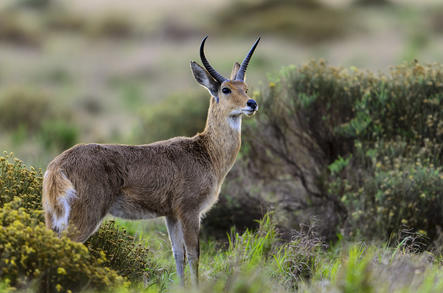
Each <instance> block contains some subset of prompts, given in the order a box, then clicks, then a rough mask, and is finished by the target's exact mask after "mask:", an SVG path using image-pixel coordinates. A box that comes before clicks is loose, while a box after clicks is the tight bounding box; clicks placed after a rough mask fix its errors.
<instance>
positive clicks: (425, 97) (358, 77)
mask: <svg viewBox="0 0 443 293" xmlns="http://www.w3.org/2000/svg"><path fill="white" fill-rule="evenodd" d="M442 69H443V68H442V65H440V64H432V65H422V64H420V63H418V62H416V61H415V62H412V63H408V64H404V65H400V66H397V67H394V68H392V70H391V71H390V73H389V74H378V75H374V74H372V73H370V72H361V71H359V70H358V69H356V68H350V69H344V68H339V67H331V66H327V65H326V63H325V62H323V61H318V62H317V61H312V62H310V63H308V64H306V65H303V66H300V67H287V68H284V69H283V70H282V71H281V72H280V73H279V74H278V75H276V76H274V77H272V78H271V80H272V81H271V82H270V83H269V87H268V88H266V89H263V90H262V91H261V92H260V94H259V95H258V97H257V99H258V101H259V104H261V105H262V107H261V111H260V113H259V115H257V116H256V122H255V123H253V124H245V131H244V135H245V136H246V137H245V139H244V140H245V141H247V146H248V152H245V153H243V157H242V159H244V160H246V162H247V164H248V166H249V168H251V169H252V170H253V171H254V174H257V176H258V177H259V178H260V179H261V180H265V182H266V183H265V184H263V185H264V186H266V185H267V186H271V184H273V183H274V182H277V181H278V182H280V183H281V184H279V185H275V187H274V188H275V189H274V190H272V192H273V193H274V194H277V196H278V195H279V194H287V193H288V190H293V193H292V194H291V196H292V197H290V198H291V201H292V204H293V205H294V206H296V207H295V210H294V211H293V212H294V213H298V214H301V215H302V214H303V213H308V212H307V211H308V209H309V207H318V206H324V207H331V205H332V207H333V212H332V214H328V213H319V214H318V218H319V219H320V220H322V219H323V222H322V224H321V226H325V227H328V228H327V229H325V232H326V233H330V232H331V231H332V232H333V231H335V229H336V228H337V224H338V222H337V221H336V220H333V219H334V218H333V215H335V216H337V215H341V217H340V221H341V222H342V224H343V223H344V224H345V226H346V227H347V228H348V229H347V232H348V233H349V234H350V235H353V236H355V235H364V236H366V237H374V238H382V239H384V240H387V239H389V238H390V237H391V236H392V235H391V234H393V233H394V234H395V233H397V232H398V231H400V230H401V229H403V228H404V227H409V228H413V229H414V230H415V231H420V232H421V233H423V234H426V235H427V236H428V237H429V238H430V240H432V239H433V238H435V237H436V235H437V232H436V229H437V225H439V223H441V222H442V221H443V219H442V218H441V215H442V214H443V212H442V211H443V200H442V193H441V187H442V185H443V183H442V182H443V178H442V176H441V168H440V167H439V166H441V165H442V154H443V152H442V146H443V145H442V143H443V122H442V121H443V112H442V111H441V104H442V97H443V70H442ZM297 181H299V182H300V183H298V184H297ZM295 186H296V187H295ZM297 188H302V189H303V190H304V191H305V192H306V194H307V196H306V197H303V196H301V195H300V192H299V191H298V190H299V189H297ZM266 193H269V190H266ZM266 193H265V192H263V195H262V196H263V197H264V196H266ZM282 198H284V199H285V200H287V198H288V197H287V196H286V197H284V196H282ZM282 200H283V199H282ZM297 207H304V209H297ZM284 208H285V209H287V205H286V206H285V207H284ZM327 209H330V208H327ZM277 212H279V211H277ZM280 213H281V212H280ZM307 215H309V214H307ZM306 217H307V216H305V218H306ZM286 218H287V216H286ZM300 218H303V216H300ZM296 221H297V220H296ZM323 223H324V224H323ZM329 225H330V226H329ZM322 233H324V232H322ZM333 234H335V233H333ZM325 236H326V235H325Z"/></svg>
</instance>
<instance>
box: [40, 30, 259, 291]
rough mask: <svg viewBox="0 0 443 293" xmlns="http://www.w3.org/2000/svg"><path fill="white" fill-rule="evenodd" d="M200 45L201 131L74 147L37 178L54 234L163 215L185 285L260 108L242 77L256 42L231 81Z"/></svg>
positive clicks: (80, 234) (195, 67)
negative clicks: (248, 124) (244, 129)
mask: <svg viewBox="0 0 443 293" xmlns="http://www.w3.org/2000/svg"><path fill="white" fill-rule="evenodd" d="M206 39H207V36H206V37H205V38H204V39H203V40H202V42H201V45H200V58H201V61H202V63H203V66H204V68H203V67H202V66H200V65H199V64H197V63H196V62H194V61H191V69H192V73H193V75H194V78H195V79H196V81H197V82H198V83H199V84H200V85H201V86H203V87H204V88H206V89H207V90H208V91H209V93H210V94H211V99H210V105H209V109H208V114H207V120H206V126H205V129H204V130H203V132H201V133H197V134H196V135H195V136H193V137H174V138H171V139H168V140H164V141H158V142H154V143H151V144H146V145H135V146H132V145H117V144H79V145H76V146H73V147H72V148H70V149H68V150H66V151H64V152H63V153H61V154H60V155H58V156H57V157H56V158H55V159H54V160H53V161H51V162H50V163H49V165H48V167H47V170H46V172H45V175H44V179H43V196H42V204H43V208H44V211H45V222H46V226H47V227H48V228H49V229H52V230H53V231H55V232H57V233H58V234H59V235H61V233H62V232H63V233H65V234H66V235H68V237H69V238H71V239H72V240H73V241H78V242H84V241H86V240H87V239H88V238H89V237H90V236H91V235H92V234H93V233H94V232H95V231H96V230H97V229H98V228H99V226H100V224H101V221H102V220H103V218H104V217H105V216H106V215H107V214H111V215H112V216H115V217H119V218H123V219H130V220H138V219H150V218H155V217H160V216H164V217H165V219H166V226H167V229H168V234H169V238H170V241H171V246H172V252H173V255H174V258H175V263H176V270H177V275H178V277H179V279H180V283H181V285H184V265H185V255H186V259H187V260H188V262H189V267H190V273H191V280H192V282H193V283H194V284H197V283H198V261H199V254H200V248H199V230H200V219H201V217H202V215H204V214H205V213H206V212H207V211H208V210H209V209H210V208H211V207H212V206H213V205H214V204H215V202H216V201H217V200H218V195H219V193H220V188H221V185H222V183H223V181H224V179H225V176H226V174H227V173H228V172H229V170H230V169H231V168H232V166H233V164H234V161H235V159H236V157H237V154H238V152H239V150H240V145H241V121H242V116H243V115H246V116H252V115H254V114H255V113H256V111H257V110H258V106H257V103H256V101H255V100H253V99H251V98H250V97H249V96H248V95H247V91H248V86H247V85H246V83H245V72H246V68H247V66H248V64H249V61H250V59H251V57H252V54H253V53H254V50H255V48H256V47H257V44H258V42H259V41H260V38H258V39H257V40H256V41H255V43H254V44H253V46H252V48H251V49H250V51H249V53H248V54H247V55H246V57H245V59H244V60H243V62H242V63H241V64H239V63H237V62H236V63H235V64H234V67H233V69H232V72H231V76H230V79H227V78H225V77H223V76H222V75H221V74H219V73H218V72H217V71H216V70H215V69H214V68H213V67H212V66H211V65H210V64H209V62H208V60H207V59H206V57H205V53H204V45H205V41H206Z"/></svg>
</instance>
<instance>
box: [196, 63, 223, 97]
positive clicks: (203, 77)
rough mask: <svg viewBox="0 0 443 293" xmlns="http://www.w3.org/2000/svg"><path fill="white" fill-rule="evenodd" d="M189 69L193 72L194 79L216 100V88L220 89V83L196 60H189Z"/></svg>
mask: <svg viewBox="0 0 443 293" xmlns="http://www.w3.org/2000/svg"><path fill="white" fill-rule="evenodd" d="M191 69H192V73H193V74H194V78H195V80H196V81H197V82H198V83H199V84H200V85H201V86H203V87H204V88H206V89H207V90H208V91H209V93H211V95H212V96H214V97H215V98H216V100H217V101H218V90H219V89H220V83H219V82H218V81H216V80H215V79H214V78H213V77H212V76H211V75H210V74H209V72H208V71H206V69H204V68H203V67H201V66H200V65H198V64H197V62H194V61H191Z"/></svg>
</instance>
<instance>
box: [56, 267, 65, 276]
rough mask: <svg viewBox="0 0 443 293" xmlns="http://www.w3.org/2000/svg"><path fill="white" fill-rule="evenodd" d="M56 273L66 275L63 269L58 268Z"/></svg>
mask: <svg viewBox="0 0 443 293" xmlns="http://www.w3.org/2000/svg"><path fill="white" fill-rule="evenodd" d="M57 273H58V274H60V275H66V270H65V269H64V268H61V267H60V268H58V269H57Z"/></svg>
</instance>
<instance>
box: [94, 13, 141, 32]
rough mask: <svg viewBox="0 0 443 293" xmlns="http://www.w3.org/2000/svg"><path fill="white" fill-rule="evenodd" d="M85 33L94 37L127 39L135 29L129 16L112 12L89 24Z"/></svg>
mask: <svg viewBox="0 0 443 293" xmlns="http://www.w3.org/2000/svg"><path fill="white" fill-rule="evenodd" d="M86 30H87V32H88V33H89V34H90V35H91V36H94V37H113V38H122V37H129V36H131V35H132V34H134V32H135V27H134V24H133V22H132V19H131V17H130V16H129V15H126V14H122V13H119V12H112V13H107V14H104V15H102V16H101V17H100V18H98V19H97V20H95V21H94V22H89V24H88V26H87V27H86Z"/></svg>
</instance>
